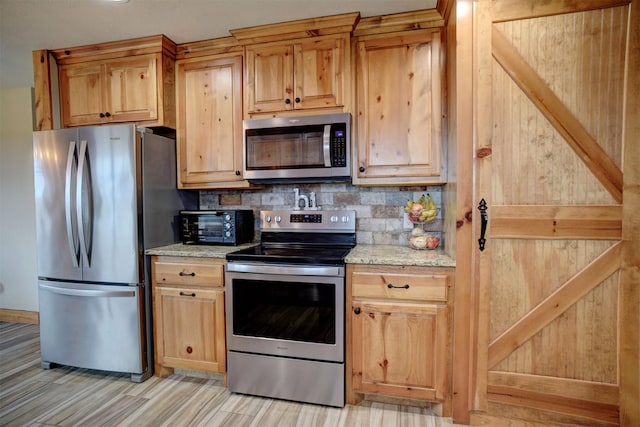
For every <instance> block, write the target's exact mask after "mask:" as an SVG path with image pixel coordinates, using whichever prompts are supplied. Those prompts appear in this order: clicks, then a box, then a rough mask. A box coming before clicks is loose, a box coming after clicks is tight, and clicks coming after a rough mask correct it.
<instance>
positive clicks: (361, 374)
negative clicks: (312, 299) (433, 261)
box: [347, 265, 452, 415]
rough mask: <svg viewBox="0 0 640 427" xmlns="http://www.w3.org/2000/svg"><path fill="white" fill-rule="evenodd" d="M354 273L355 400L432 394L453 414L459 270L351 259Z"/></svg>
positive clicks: (350, 330)
mask: <svg viewBox="0 0 640 427" xmlns="http://www.w3.org/2000/svg"><path fill="white" fill-rule="evenodd" d="M347 277H348V279H347V293H348V295H347V300H348V301H350V303H349V305H348V306H347V308H348V310H349V312H348V313H347V339H348V345H347V348H348V349H349V350H348V354H347V365H348V366H347V401H348V403H351V404H355V403H357V402H359V401H360V400H361V399H362V398H363V396H364V395H365V394H366V395H369V394H371V395H376V396H387V397H395V398H401V399H417V400H426V401H432V402H437V403H441V404H442V413H443V415H449V414H448V413H449V412H450V410H451V395H450V394H451V393H450V377H451V363H450V360H451V355H450V345H449V342H450V321H449V318H450V309H449V306H448V295H449V293H450V292H449V288H450V286H451V278H452V271H451V269H444V268H431V267H405V266H384V265H348V266H347ZM349 377H350V378H349Z"/></svg>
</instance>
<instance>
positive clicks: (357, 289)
mask: <svg viewBox="0 0 640 427" xmlns="http://www.w3.org/2000/svg"><path fill="white" fill-rule="evenodd" d="M447 278H448V276H447V274H437V273H428V274H402V273H384V272H369V271H354V272H353V275H352V295H353V297H354V298H355V297H364V298H384V299H399V300H417V301H446V300H447Z"/></svg>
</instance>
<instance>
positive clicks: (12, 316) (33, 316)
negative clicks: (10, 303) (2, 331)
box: [0, 308, 40, 325]
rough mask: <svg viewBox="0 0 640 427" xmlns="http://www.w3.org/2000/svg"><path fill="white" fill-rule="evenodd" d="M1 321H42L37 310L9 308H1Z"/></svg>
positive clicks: (35, 322) (34, 322)
mask: <svg viewBox="0 0 640 427" xmlns="http://www.w3.org/2000/svg"><path fill="white" fill-rule="evenodd" d="M0 322H11V323H31V324H34V325H37V324H38V323H40V315H39V313H38V312H37V311H26V310H9V309H6V308H0Z"/></svg>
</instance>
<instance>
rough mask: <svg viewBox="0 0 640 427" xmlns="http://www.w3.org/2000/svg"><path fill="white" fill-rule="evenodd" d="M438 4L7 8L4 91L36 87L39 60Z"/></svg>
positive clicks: (249, 1)
mask: <svg viewBox="0 0 640 427" xmlns="http://www.w3.org/2000/svg"><path fill="white" fill-rule="evenodd" d="M436 2H437V0H129V1H128V2H121V3H117V2H114V1H110V0H0V89H9V88H15V87H26V86H33V65H32V59H31V52H32V51H34V50H39V49H60V48H65V47H73V46H82V45H87V44H94V43H101V42H108V41H116V40H123V39H129V38H136V37H144V36H151V35H156V34H164V35H166V36H167V37H169V38H170V39H171V40H173V41H174V42H175V43H178V44H180V43H186V42H191V41H198V40H206V39H212V38H217V37H225V36H229V35H230V34H229V30H231V29H236V28H244V27H251V26H254V25H262V24H271V23H276V22H284V21H291V20H296V19H305V18H313V17H320V16H327V15H335V14H339V13H347V12H356V11H358V12H360V15H361V16H362V17H367V16H377V15H386V14H390V13H397V12H405V11H412V10H420V9H432V8H435V6H436Z"/></svg>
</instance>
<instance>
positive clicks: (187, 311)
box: [152, 256, 226, 377]
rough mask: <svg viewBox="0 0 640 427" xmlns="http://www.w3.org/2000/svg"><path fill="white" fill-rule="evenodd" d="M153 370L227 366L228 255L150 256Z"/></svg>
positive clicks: (167, 371) (221, 368)
mask: <svg viewBox="0 0 640 427" xmlns="http://www.w3.org/2000/svg"><path fill="white" fill-rule="evenodd" d="M152 283H153V324H154V339H155V374H156V375H157V376H159V377H164V376H167V375H170V374H171V373H173V368H185V369H194V370H199V371H208V372H222V373H223V372H225V371H226V347H225V318H224V260H217V259H204V258H186V257H166V256H154V257H153V258H152Z"/></svg>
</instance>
